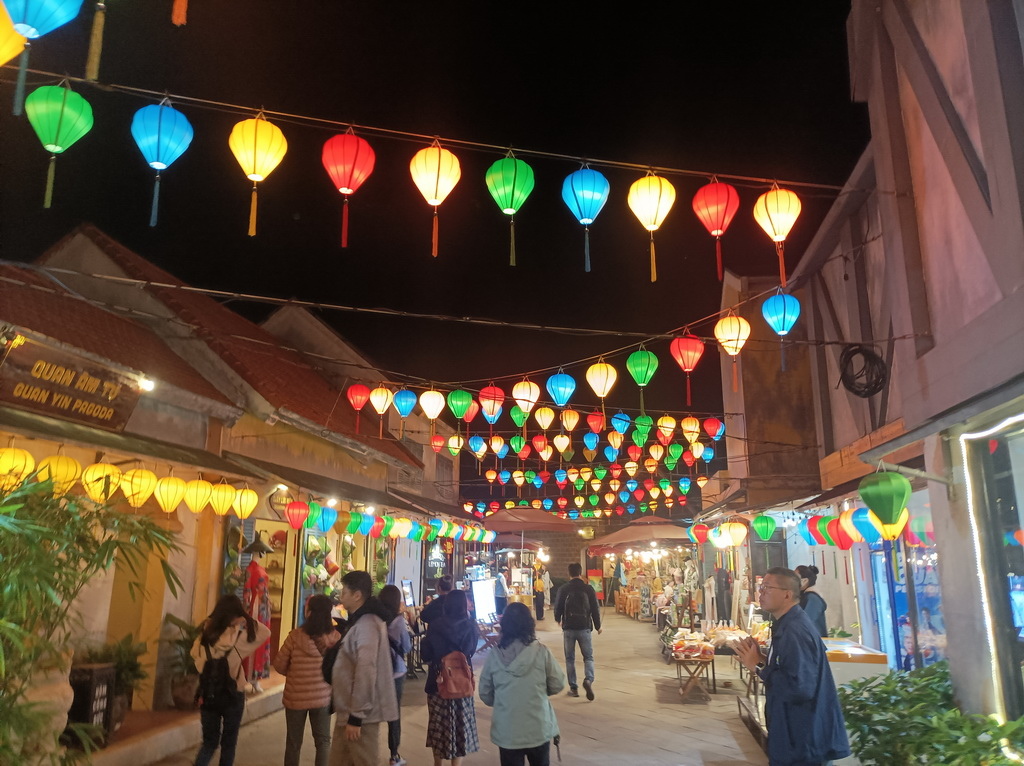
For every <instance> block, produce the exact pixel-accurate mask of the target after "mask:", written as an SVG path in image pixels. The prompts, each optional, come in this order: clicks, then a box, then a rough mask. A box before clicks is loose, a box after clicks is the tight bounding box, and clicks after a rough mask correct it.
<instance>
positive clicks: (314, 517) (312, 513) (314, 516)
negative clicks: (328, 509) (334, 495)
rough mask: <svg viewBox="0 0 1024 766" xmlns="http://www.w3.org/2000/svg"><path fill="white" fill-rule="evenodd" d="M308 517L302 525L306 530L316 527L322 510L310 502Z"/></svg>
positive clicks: (316, 504) (318, 505)
mask: <svg viewBox="0 0 1024 766" xmlns="http://www.w3.org/2000/svg"><path fill="white" fill-rule="evenodd" d="M308 505H309V516H307V517H306V520H305V521H304V522H303V523H302V526H304V527H305V528H306V529H312V528H313V527H315V526H316V523H317V522H318V521H320V514H321V513H322V512H323V508H321V507H320V504H319V503H314V502H313V501H312V500H310V501H309V503H308Z"/></svg>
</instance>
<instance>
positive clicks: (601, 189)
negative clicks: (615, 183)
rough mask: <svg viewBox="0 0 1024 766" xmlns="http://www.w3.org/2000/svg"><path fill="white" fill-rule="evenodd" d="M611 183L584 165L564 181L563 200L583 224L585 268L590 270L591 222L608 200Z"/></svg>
mask: <svg viewBox="0 0 1024 766" xmlns="http://www.w3.org/2000/svg"><path fill="white" fill-rule="evenodd" d="M609 191H611V185H610V184H609V183H608V179H607V178H605V177H604V176H603V175H601V173H599V172H597V171H596V170H591V169H590V168H588V167H583V168H580V169H579V170H577V171H576V172H575V173H570V174H569V175H567V176H566V177H565V180H564V181H563V182H562V200H563V201H564V202H565V204H566V205H568V207H569V210H570V211H571V212H572V214H573V216H574V217H575V218H576V220H577V221H579V222H580V223H582V224H583V226H584V229H583V254H584V261H583V263H584V270H585V271H590V224H592V223H593V222H594V219H596V218H597V215H598V213H600V212H601V208H603V207H604V203H605V202H607V201H608V192H609Z"/></svg>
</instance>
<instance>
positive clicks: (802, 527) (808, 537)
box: [796, 519, 818, 545]
mask: <svg viewBox="0 0 1024 766" xmlns="http://www.w3.org/2000/svg"><path fill="white" fill-rule="evenodd" d="M796 531H797V532H799V533H800V537H802V538H803V539H804V542H805V543H807V544H808V545H817V544H818V541H817V540H815V539H814V535H812V534H811V530H810V529H808V527H807V519H804V520H803V521H801V522H800V523H799V524H797V525H796Z"/></svg>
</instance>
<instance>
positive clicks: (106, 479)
mask: <svg viewBox="0 0 1024 766" xmlns="http://www.w3.org/2000/svg"><path fill="white" fill-rule="evenodd" d="M120 486H121V469H120V468H118V467H117V466H116V465H111V464H110V463H93V464H92V465H90V466H89V467H88V468H86V469H85V470H84V471H82V489H84V490H85V494H87V495H88V496H89V499H90V500H92V501H93V502H94V503H107V502H109V501H110V498H111V497H112V496H113V495H114V493H115V492H117V490H118V487H120Z"/></svg>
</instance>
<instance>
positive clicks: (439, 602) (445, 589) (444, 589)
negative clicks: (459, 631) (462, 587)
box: [420, 575, 454, 624]
mask: <svg viewBox="0 0 1024 766" xmlns="http://www.w3.org/2000/svg"><path fill="white" fill-rule="evenodd" d="M453 582H454V581H453V580H452V576H451V575H443V576H441V577H438V578H437V585H436V588H437V596H435V597H434V600H433V601H431V602H430V603H429V604H427V605H426V606H425V607H423V610H422V611H421V612H420V622H422V623H424V624H428V623H429V622H430V621H431V620H433V619H435V618H438V617H440V616H441V609H442V607H443V606H444V600H445V598H447V596H448V594H449V593H451V592H452V588H453V587H454V586H453V584H452V583H453Z"/></svg>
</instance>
